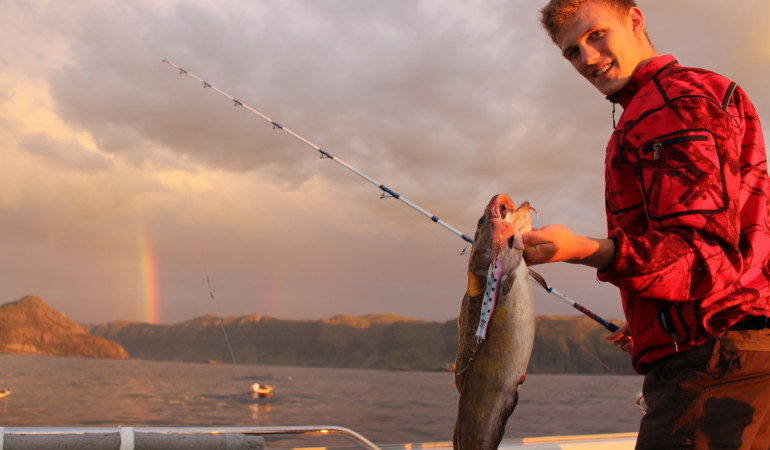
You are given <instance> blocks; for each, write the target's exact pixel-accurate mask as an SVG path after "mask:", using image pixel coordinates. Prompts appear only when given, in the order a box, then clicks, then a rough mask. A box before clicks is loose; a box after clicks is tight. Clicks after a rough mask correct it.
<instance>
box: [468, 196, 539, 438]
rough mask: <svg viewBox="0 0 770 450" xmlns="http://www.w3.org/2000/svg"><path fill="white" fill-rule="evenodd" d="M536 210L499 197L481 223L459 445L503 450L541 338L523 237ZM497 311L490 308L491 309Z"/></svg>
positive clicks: (471, 268)
mask: <svg viewBox="0 0 770 450" xmlns="http://www.w3.org/2000/svg"><path fill="white" fill-rule="evenodd" d="M529 210H530V206H529V204H528V203H524V204H522V205H521V206H520V207H519V208H518V209H517V208H516V207H515V205H514V203H513V201H511V199H510V198H509V197H508V196H507V195H505V194H499V195H496V196H495V197H493V198H492V200H491V201H490V202H489V204H488V205H487V207H486V209H485V210H484V215H483V216H482V217H481V219H480V220H479V226H478V228H477V230H476V235H475V238H474V243H473V249H472V250H471V255H470V261H469V264H468V290H467V292H466V293H465V297H464V299H463V303H462V308H461V311H460V319H459V331H460V345H459V349H458V352H457V359H456V361H455V384H456V385H457V390H458V391H459V392H460V400H459V403H458V412H457V423H456V424H455V429H454V438H453V440H454V448H455V449H464V450H483V449H496V448H497V447H498V445H499V444H500V441H501V440H502V438H503V434H504V433H505V424H506V422H507V421H508V417H509V416H510V415H511V413H512V412H513V410H514V408H515V407H516V403H517V401H518V387H519V385H520V384H521V383H523V382H524V378H525V372H526V369H527V365H528V363H529V357H530V354H531V353H532V344H533V342H534V339H535V313H534V303H533V297H532V284H531V282H530V281H529V271H528V269H527V266H526V264H525V263H524V258H523V245H522V243H521V233H523V232H526V231H529V230H530V229H531V224H530V216H529ZM490 309H491V310H490Z"/></svg>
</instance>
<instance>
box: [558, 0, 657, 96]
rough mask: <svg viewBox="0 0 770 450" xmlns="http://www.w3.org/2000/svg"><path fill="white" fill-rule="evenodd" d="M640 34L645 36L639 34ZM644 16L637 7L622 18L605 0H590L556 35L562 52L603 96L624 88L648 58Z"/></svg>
mask: <svg viewBox="0 0 770 450" xmlns="http://www.w3.org/2000/svg"><path fill="white" fill-rule="evenodd" d="M640 33H641V35H642V36H640ZM643 42H647V41H646V37H645V36H644V18H643V16H642V13H641V11H640V10H639V9H638V8H632V9H631V11H629V13H628V16H627V17H625V18H624V19H621V18H619V17H618V16H617V15H615V13H614V12H612V11H610V10H609V9H607V7H606V6H604V4H603V3H602V2H597V1H589V2H586V3H585V4H583V6H581V7H580V9H579V10H578V11H577V13H576V14H575V18H574V21H573V22H572V24H570V25H568V26H566V27H565V28H564V29H563V30H561V32H559V34H558V35H557V45H558V46H559V48H560V49H561V51H562V55H563V56H564V57H565V58H566V59H567V60H568V61H569V62H570V63H572V66H573V67H575V69H576V70H577V71H578V73H580V74H581V75H582V76H583V77H585V79H587V80H588V81H589V82H590V83H591V84H593V85H594V86H595V87H596V88H597V89H599V91H600V92H601V93H602V94H604V95H611V94H614V93H616V92H618V91H619V90H621V89H622V88H623V86H625V85H626V83H627V82H628V80H629V79H630V78H631V76H632V75H633V74H634V72H636V70H637V69H638V68H639V67H641V66H642V65H643V62H644V61H645V59H646V58H645V56H646V53H645V50H648V49H649V48H651V46H650V47H645V46H643Z"/></svg>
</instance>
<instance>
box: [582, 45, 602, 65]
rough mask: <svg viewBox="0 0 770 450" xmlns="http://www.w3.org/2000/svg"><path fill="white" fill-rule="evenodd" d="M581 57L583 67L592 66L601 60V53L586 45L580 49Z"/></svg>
mask: <svg viewBox="0 0 770 450" xmlns="http://www.w3.org/2000/svg"><path fill="white" fill-rule="evenodd" d="M580 57H581V58H582V59H583V65H585V66H590V65H591V64H595V63H596V62H597V61H598V60H599V52H598V51H597V50H596V49H595V48H594V47H593V46H591V45H584V46H582V47H581V48H580Z"/></svg>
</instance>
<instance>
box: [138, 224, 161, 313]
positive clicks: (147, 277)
mask: <svg viewBox="0 0 770 450" xmlns="http://www.w3.org/2000/svg"><path fill="white" fill-rule="evenodd" d="M139 255H140V258H139V260H140V263H139V265H140V270H141V277H142V305H143V309H144V311H143V315H144V320H145V321H147V322H148V323H152V324H158V323H160V302H159V299H158V276H157V270H156V266H155V255H154V254H153V252H152V245H150V240H149V238H148V237H147V233H146V232H144V231H142V232H141V233H139Z"/></svg>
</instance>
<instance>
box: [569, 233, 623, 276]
mask: <svg viewBox="0 0 770 450" xmlns="http://www.w3.org/2000/svg"><path fill="white" fill-rule="evenodd" d="M583 239H585V242H584V244H585V245H584V246H583V247H584V250H583V254H585V256H582V257H578V258H575V259H571V260H569V261H567V262H570V263H573V264H583V265H585V266H589V267H593V268H594V269H603V268H605V267H607V266H608V265H609V264H610V262H612V258H613V257H614V256H615V241H613V240H612V239H595V238H589V237H585V238H583Z"/></svg>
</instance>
